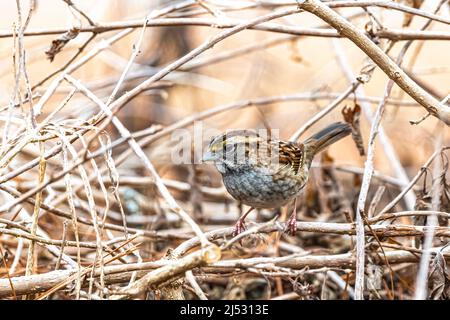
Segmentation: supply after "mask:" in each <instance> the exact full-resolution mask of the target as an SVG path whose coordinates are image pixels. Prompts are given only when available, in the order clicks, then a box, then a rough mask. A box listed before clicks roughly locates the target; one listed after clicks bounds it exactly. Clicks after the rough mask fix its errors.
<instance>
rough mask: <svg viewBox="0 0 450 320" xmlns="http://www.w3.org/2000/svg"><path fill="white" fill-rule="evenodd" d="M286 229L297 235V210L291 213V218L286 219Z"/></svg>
mask: <svg viewBox="0 0 450 320" xmlns="http://www.w3.org/2000/svg"><path fill="white" fill-rule="evenodd" d="M284 231H285V232H286V233H287V234H289V235H290V236H295V234H296V233H297V215H296V213H295V212H293V213H292V214H291V216H290V217H289V219H288V220H287V221H286V228H285V229H284Z"/></svg>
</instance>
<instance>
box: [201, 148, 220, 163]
mask: <svg viewBox="0 0 450 320" xmlns="http://www.w3.org/2000/svg"><path fill="white" fill-rule="evenodd" d="M215 160H217V157H216V155H215V154H213V153H212V152H211V150H208V151H206V152H205V153H204V154H203V156H202V162H214V161H215Z"/></svg>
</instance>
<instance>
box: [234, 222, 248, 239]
mask: <svg viewBox="0 0 450 320" xmlns="http://www.w3.org/2000/svg"><path fill="white" fill-rule="evenodd" d="M245 229H246V227H245V222H244V220H242V219H239V220H238V221H237V222H236V224H235V225H234V230H233V237H236V236H237V235H238V234H240V233H241V232H242V231H245Z"/></svg>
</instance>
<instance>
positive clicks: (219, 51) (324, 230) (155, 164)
mask: <svg viewBox="0 0 450 320" xmlns="http://www.w3.org/2000/svg"><path fill="white" fill-rule="evenodd" d="M55 3H57V4H55V5H54V7H49V6H50V5H49V4H47V3H45V2H42V3H40V5H39V6H36V5H35V1H16V3H13V2H6V1H5V2H2V3H1V4H0V10H2V15H4V17H3V18H4V19H0V20H1V22H0V24H1V25H0V27H1V30H0V54H1V55H2V60H1V61H2V63H1V64H0V76H1V80H0V90H1V92H2V95H1V97H0V101H1V108H0V113H1V114H0V122H1V128H0V130H1V131H0V132H1V141H0V143H1V145H0V191H1V192H0V197H1V201H0V203H1V205H0V298H2V299H36V300H42V299H101V300H103V299H114V300H116V299H117V300H118V299H203V300H204V299H238V300H240V299H278V300H283V299H299V300H300V299H305V300H306V299H412V298H418V299H425V298H426V299H449V298H450V269H449V261H450V246H449V238H450V227H449V217H450V173H449V170H448V169H449V168H448V167H449V161H448V156H449V145H450V132H449V129H448V125H449V124H450V111H449V110H450V107H449V103H448V100H449V96H448V95H447V96H446V94H447V92H446V90H448V82H449V73H450V72H449V70H450V66H449V65H448V62H449V61H448V56H447V55H446V53H447V52H449V50H450V48H449V42H448V40H450V28H449V25H450V20H449V18H448V15H446V14H445V12H446V10H448V1H426V2H424V1H362V2H357V1H334V2H333V1H327V2H321V1H318V0H306V1H298V2H297V1H292V2H290V1H283V2H282V3H278V2H276V1H239V0H236V1H209V0H201V1H195V0H183V1H165V0H158V1H147V2H145V1H143V2H140V4H137V2H135V1H122V0H121V1H110V5H108V6H102V5H98V6H94V2H88V1H85V2H81V1H69V0H60V1H55ZM52 12H53V16H52V17H53V18H50V17H51V13H52ZM54 12H57V13H58V14H57V15H54ZM143 12H144V14H143ZM308 12H309V13H308ZM59 17H63V18H64V20H63V21H71V23H73V25H74V26H72V27H69V28H68V27H67V26H64V25H63V23H62V22H61V20H59ZM103 21H109V22H103ZM30 22H31V23H30ZM55 25H56V26H59V27H55ZM11 26H13V28H11ZM49 26H52V27H49ZM75 26H76V27H75ZM249 29H251V30H249ZM342 38H347V39H346V40H345V41H344V40H343V39H342ZM347 40H350V41H347ZM431 40H435V41H431ZM50 43H51V45H50V47H49V44H50ZM329 48H332V49H333V50H329ZM359 49H361V50H359ZM11 52H12V54H11ZM56 56H58V57H57V59H55V57H56ZM394 61H395V62H394ZM353 70H360V72H359V74H354V72H353ZM389 79H390V80H389ZM374 106H375V107H376V109H375V108H374ZM339 110H342V111H339ZM374 110H376V111H375V113H373V112H374ZM424 114H425V115H424ZM417 119H420V120H417ZM333 121H346V122H347V123H349V124H350V125H351V126H352V129H353V130H352V138H353V141H351V139H345V140H342V141H340V142H338V143H336V144H335V145H333V146H331V147H330V148H329V149H328V150H326V151H324V152H323V153H322V154H321V155H320V156H317V157H316V158H315V161H314V163H313V167H312V169H311V172H310V178H309V181H308V182H307V185H306V187H305V188H304V189H303V191H302V192H301V193H300V194H299V196H298V199H297V205H296V206H294V205H288V206H287V207H285V208H273V209H261V210H254V211H253V212H252V213H251V215H250V216H249V219H248V220H249V221H248V228H247V230H245V231H244V232H242V233H241V234H239V235H237V236H233V228H232V226H233V224H234V223H235V221H236V219H237V218H238V217H239V215H240V214H242V213H243V212H245V211H247V210H248V208H247V207H243V206H242V205H241V204H240V203H238V202H237V201H236V200H234V199H233V198H231V196H230V195H229V194H228V192H227V191H226V190H225V188H224V186H223V184H222V180H221V175H220V174H219V173H218V172H217V170H215V168H214V167H213V166H211V165H206V164H203V163H201V161H198V160H199V159H200V158H201V154H202V150H201V148H202V146H204V144H206V143H207V140H208V138H209V137H210V134H209V130H211V131H212V130H213V129H215V130H216V131H219V132H223V131H226V130H227V129H231V128H233V129H234V128H255V129H260V128H268V129H275V130H278V131H273V132H272V133H271V134H279V136H280V138H282V139H284V140H291V141H297V140H299V141H301V140H302V139H304V138H306V137H307V136H308V135H309V134H311V133H313V132H316V131H317V130H319V129H320V128H323V127H325V126H326V125H327V124H328V123H331V122H333ZM410 123H411V124H414V126H412V125H410ZM289 137H290V138H289ZM180 147H181V149H180ZM180 150H181V151H182V152H180V153H179V152H178V151H180ZM176 155H180V157H183V159H187V161H184V162H183V161H179V162H177V161H175V160H174V159H175V158H174V157H175V156H176ZM243 187H244V186H243ZM295 210H296V214H297V219H298V221H297V234H296V235H295V236H290V235H288V234H286V233H285V232H284V230H285V221H286V218H287V217H288V215H289V214H290V213H291V212H292V211H294V212H295ZM292 221H293V222H294V223H295V220H292Z"/></svg>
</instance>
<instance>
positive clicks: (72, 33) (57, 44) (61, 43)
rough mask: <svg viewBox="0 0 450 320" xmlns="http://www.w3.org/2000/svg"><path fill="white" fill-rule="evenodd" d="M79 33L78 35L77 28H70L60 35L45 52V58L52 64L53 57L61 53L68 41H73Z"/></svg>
mask: <svg viewBox="0 0 450 320" xmlns="http://www.w3.org/2000/svg"><path fill="white" fill-rule="evenodd" d="M79 33H80V29H79V28H72V29H70V30H69V31H67V32H66V33H64V34H63V35H61V36H60V37H59V38H57V39H55V40H53V41H52V46H51V47H50V49H48V50H47V51H45V54H46V55H47V58H48V59H49V60H50V62H53V60H54V59H55V56H56V55H57V54H58V53H60V52H61V50H62V49H63V48H64V47H65V46H66V44H67V43H68V42H69V41H70V40H73V39H75V38H76V37H77V36H78V34H79Z"/></svg>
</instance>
